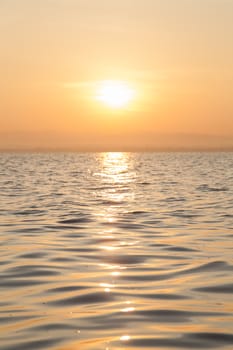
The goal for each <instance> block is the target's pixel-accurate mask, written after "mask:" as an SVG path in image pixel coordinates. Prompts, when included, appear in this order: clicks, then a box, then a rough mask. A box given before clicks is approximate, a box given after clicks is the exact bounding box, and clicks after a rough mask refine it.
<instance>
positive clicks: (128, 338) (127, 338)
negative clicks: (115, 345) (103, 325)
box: [120, 335, 131, 341]
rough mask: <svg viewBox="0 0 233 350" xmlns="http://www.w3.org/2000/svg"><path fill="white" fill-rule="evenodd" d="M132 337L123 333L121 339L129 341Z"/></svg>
mask: <svg viewBox="0 0 233 350" xmlns="http://www.w3.org/2000/svg"><path fill="white" fill-rule="evenodd" d="M130 339H131V337H130V336H129V335H123V336H122V337H121V338H120V340H121V341H129V340H130Z"/></svg>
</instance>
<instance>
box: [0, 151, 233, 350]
mask: <svg viewBox="0 0 233 350" xmlns="http://www.w3.org/2000/svg"><path fill="white" fill-rule="evenodd" d="M0 190H1V201H0V296H1V298H0V329H1V331H0V334H1V335H0V344H1V349H2V350H29V349H30V350H35V349H43V350H47V349H56V350H76V349H84V350H85V349H87V350H91V349H96V350H100V349H101V350H102V349H104V350H113V349H114V350H116V349H121V350H123V349H129V350H132V349H215V348H216V349H225V348H226V349H230V348H232V347H233V297H232V292H233V278H232V276H233V259H232V257H233V256H232V248H233V244H232V241H233V153H184V154H182V153H154V154H153V153H97V154H94V153H93V154H72V153H67V154H52V153H51V154H1V155H0Z"/></svg>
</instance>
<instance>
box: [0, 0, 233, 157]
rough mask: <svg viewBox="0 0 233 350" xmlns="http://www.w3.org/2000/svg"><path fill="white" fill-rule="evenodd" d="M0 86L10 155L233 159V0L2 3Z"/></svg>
mask: <svg viewBox="0 0 233 350" xmlns="http://www.w3.org/2000/svg"><path fill="white" fill-rule="evenodd" d="M104 81H113V82H114V81H120V82H123V83H124V84H126V85H127V86H128V87H130V89H132V90H133V91H134V97H133V98H132V101H130V103H128V104H126V105H125V106H123V107H121V108H112V107H111V106H109V105H108V104H107V103H105V102H106V101H105V102H104V101H100V100H98V98H97V96H98V94H99V92H100V91H99V89H100V88H99V86H100V85H101V82H104ZM0 82H1V84H0V150H77V151H89V150H91V151H95V150H104V151H105V150H106V151H111V150H117V151H121V150H167V149H168V150H186V149H187V150H193V149H194V150H196V149H197V150H199V149H233V0H118V1H115V0H34V1H32V0H20V1H19V0H0ZM123 92H124V91H123Z"/></svg>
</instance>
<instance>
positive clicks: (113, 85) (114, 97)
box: [96, 80, 135, 108]
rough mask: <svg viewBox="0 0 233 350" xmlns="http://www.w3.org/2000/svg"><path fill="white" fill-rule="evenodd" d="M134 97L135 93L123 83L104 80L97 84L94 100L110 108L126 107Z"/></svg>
mask: <svg viewBox="0 0 233 350" xmlns="http://www.w3.org/2000/svg"><path fill="white" fill-rule="evenodd" d="M134 96H135V91H134V90H133V89H132V88H131V87H130V86H129V85H128V84H127V83H126V82H124V81H118V80H104V81H102V82H100V83H99V85H98V88H97V94H96V98H97V100H99V101H101V102H103V103H104V104H105V105H107V106H109V107H111V108H124V107H126V106H127V105H128V104H129V103H130V102H131V100H133V98H134Z"/></svg>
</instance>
